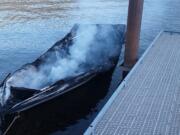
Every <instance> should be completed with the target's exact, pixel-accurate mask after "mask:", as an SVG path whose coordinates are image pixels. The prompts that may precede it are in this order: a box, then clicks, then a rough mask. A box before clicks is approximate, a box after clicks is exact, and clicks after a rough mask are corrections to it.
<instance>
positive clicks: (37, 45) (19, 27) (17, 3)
mask: <svg viewBox="0 0 180 135" xmlns="http://www.w3.org/2000/svg"><path fill="white" fill-rule="evenodd" d="M127 7H128V1H127V0H96V1H95V0H28V1H27V0H1V1H0V80H2V79H3V78H4V77H5V75H6V74H7V73H9V72H13V71H14V70H15V69H17V68H19V67H20V66H21V65H23V64H25V63H28V62H32V61H33V60H34V59H35V58H37V57H38V56H39V55H40V54H42V53H43V52H45V51H46V50H47V49H48V48H49V47H51V46H52V44H53V43H55V42H56V41H57V40H59V39H60V38H61V37H62V36H63V35H64V34H65V33H67V32H68V31H69V30H70V28H71V27H72V25H73V24H74V23H94V24H96V23H111V24H117V23H122V24H125V23H126V19H127ZM179 7H180V1H179V0H173V1H172V0H145V3H144V14H143V22H142V33H141V39H140V40H141V46H140V52H139V55H141V54H142V53H143V52H144V51H145V49H146V48H147V47H148V46H149V45H150V43H151V42H152V41H153V39H154V38H155V37H156V35H157V34H158V33H159V32H160V31H161V30H170V31H180V8H179ZM93 115H94V114H93ZM80 122H81V123H86V122H84V120H81V121H80ZM77 123H78V122H77ZM77 125H78V124H74V125H73V124H72V127H73V128H72V129H73V130H72V131H75V129H76V127H77ZM77 129H78V128H77Z"/></svg>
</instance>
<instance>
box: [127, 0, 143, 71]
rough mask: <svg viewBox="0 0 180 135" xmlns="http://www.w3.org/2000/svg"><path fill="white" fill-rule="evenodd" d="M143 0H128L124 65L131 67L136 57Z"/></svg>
mask: <svg viewBox="0 0 180 135" xmlns="http://www.w3.org/2000/svg"><path fill="white" fill-rule="evenodd" d="M143 3H144V0H129V9H128V20H127V33H126V45H125V55H124V67H125V68H127V69H131V68H132V67H133V66H134V64H135V63H136V61H137V59H138V49H139V39H140V31H141V21H142V13H143Z"/></svg>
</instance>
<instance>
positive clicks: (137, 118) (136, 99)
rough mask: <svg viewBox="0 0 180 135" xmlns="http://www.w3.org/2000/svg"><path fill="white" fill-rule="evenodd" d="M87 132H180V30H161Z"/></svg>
mask: <svg viewBox="0 0 180 135" xmlns="http://www.w3.org/2000/svg"><path fill="white" fill-rule="evenodd" d="M84 134H85V135H180V33H178V32H169V31H163V32H161V33H160V34H159V35H158V36H157V38H156V39H155V40H154V41H153V43H152V44H151V45H150V46H149V48H148V49H147V50H146V52H145V53H144V54H143V56H142V57H141V58H140V59H139V61H138V62H137V63H136V65H135V66H134V67H133V68H132V70H131V71H130V73H129V74H128V75H127V77H126V78H125V79H124V80H123V82H122V83H121V85H120V86H119V87H118V89H117V90H116V91H115V93H114V94H113V95H112V97H111V98H110V99H109V101H108V102H107V103H106V105H105V106H104V107H103V109H102V110H101V111H100V113H99V114H98V116H97V117H96V118H95V120H94V121H93V123H92V124H91V125H90V126H89V128H88V129H87V130H86V132H85V133H84Z"/></svg>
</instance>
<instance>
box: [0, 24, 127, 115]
mask: <svg viewBox="0 0 180 135" xmlns="http://www.w3.org/2000/svg"><path fill="white" fill-rule="evenodd" d="M124 30H125V28H124V27H122V26H121V25H75V26H74V27H73V28H72V30H71V32H70V33H68V34H67V35H66V36H65V37H64V38H63V39H62V40H60V41H58V42H57V43H55V45H53V46H52V47H51V48H50V49H49V50H48V51H47V52H45V53H44V54H43V55H41V56H40V57H39V58H38V59H37V60H35V61H34V62H32V63H29V64H26V65H24V66H22V68H20V69H19V70H17V71H15V72H14V73H13V74H11V75H8V76H7V77H6V79H5V80H4V81H3V83H2V84H1V85H0V96H1V97H0V99H1V102H0V106H1V107H0V109H1V110H0V113H1V114H3V115H6V114H11V113H17V112H22V111H25V110H28V109H30V108H33V107H35V106H38V105H40V104H42V103H44V102H46V101H49V100H51V99H54V98H56V97H58V96H60V95H62V94H64V93H67V92H69V91H71V90H74V89H77V88H78V87H80V86H82V85H85V84H87V83H88V82H89V81H91V80H93V79H95V78H96V77H97V76H98V75H99V74H101V73H103V72H107V71H109V70H113V69H114V68H115V66H116V64H117V62H118V58H119V55H120V52H121V46H122V44H123V40H124Z"/></svg>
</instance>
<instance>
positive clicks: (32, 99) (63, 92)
mask: <svg viewBox="0 0 180 135" xmlns="http://www.w3.org/2000/svg"><path fill="white" fill-rule="evenodd" d="M107 26H109V25H107ZM112 26H113V31H111V33H112V34H113V35H114V36H115V40H117V41H116V42H113V43H114V44H116V46H117V52H116V54H115V55H113V56H111V57H110V66H109V65H108V68H106V67H107V66H106V63H103V64H104V65H101V66H99V67H91V68H90V69H88V70H87V71H86V72H84V73H80V74H78V75H76V76H72V77H68V78H65V79H60V80H58V81H56V82H55V83H53V84H52V85H50V86H48V87H45V88H43V89H41V90H38V89H29V88H24V87H11V91H12V92H11V93H12V94H13V96H12V98H11V99H9V100H8V102H7V104H6V106H3V107H2V109H1V114H2V115H3V117H5V118H6V122H5V121H4V122H5V124H3V127H4V128H3V129H6V128H7V127H8V125H9V122H11V120H12V119H11V118H13V117H14V116H16V115H17V114H26V113H27V114H28V115H29V114H31V113H32V114H33V112H41V110H43V112H48V110H49V108H51V107H52V106H55V110H56V108H58V105H57V104H56V105H53V101H54V103H56V100H60V101H61V102H60V103H59V104H60V105H62V104H63V105H64V106H66V104H68V101H67V100H66V102H64V101H62V100H61V98H62V99H64V98H63V97H66V96H67V97H69V95H73V93H74V95H73V96H75V95H76V94H75V93H79V95H82V94H83V93H84V92H86V91H91V90H92V89H93V90H97V91H98V90H99V89H98V87H97V85H98V86H101V89H100V90H99V91H98V92H97V93H99V92H102V90H104V89H107V87H108V86H107V85H108V84H109V81H110V79H111V75H112V72H113V70H114V68H115V66H116V64H117V62H118V58H119V55H120V51H121V46H122V44H123V42H124V31H125V27H124V26H122V25H112ZM97 27H98V28H100V29H102V28H105V27H106V25H97ZM77 29H78V27H77V26H75V27H74V28H73V29H72V31H71V32H70V33H69V34H67V35H66V36H65V38H63V39H62V40H60V41H58V42H57V43H56V44H55V45H54V46H53V47H52V48H50V49H49V50H48V51H47V52H46V53H45V54H43V55H42V56H40V57H39V58H38V59H37V60H35V61H34V62H33V63H30V64H26V65H25V66H23V67H22V69H20V70H17V71H16V72H21V70H24V69H27V68H29V67H35V70H38V69H39V68H40V67H41V65H43V64H51V63H53V61H51V60H52V59H51V60H49V58H48V56H49V54H52V55H51V58H53V60H57V57H56V56H55V53H54V52H56V50H57V48H60V50H61V53H60V54H62V57H66V56H67V55H68V53H69V47H70V46H72V44H73V39H74V38H76V37H75V36H76V34H75V33H76V32H75V31H76V30H77ZM104 38H105V37H104V34H101V36H100V37H97V38H96V40H97V41H98V42H96V44H97V45H98V44H99V43H100V42H99V41H101V42H102V43H101V44H108V40H103V39H104ZM99 62H101V61H99ZM92 64H93V63H92ZM83 66H84V65H83ZM86 66H87V65H85V66H84V67H86ZM7 79H8V78H7ZM5 82H6V80H5V81H4V84H5ZM4 84H2V85H1V86H4ZM105 87H106V88H105ZM80 93H82V94H80ZM76 96H77V97H78V94H77V95H76ZM77 97H74V98H77ZM67 99H68V100H70V101H71V99H69V98H67ZM72 99H73V98H72ZM71 104H72V105H73V103H71ZM63 105H62V106H63ZM38 110H39V111H38ZM57 110H58V109H57ZM28 112H29V113H28ZM37 116H38V115H37ZM47 117H48V116H47ZM7 121H9V122H7Z"/></svg>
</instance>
